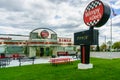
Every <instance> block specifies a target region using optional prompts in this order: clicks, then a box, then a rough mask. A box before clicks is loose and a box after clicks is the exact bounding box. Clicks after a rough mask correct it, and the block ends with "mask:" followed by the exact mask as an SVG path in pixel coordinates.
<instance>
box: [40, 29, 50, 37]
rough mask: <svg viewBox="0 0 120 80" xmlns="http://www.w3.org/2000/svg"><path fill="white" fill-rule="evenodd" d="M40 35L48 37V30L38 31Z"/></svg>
mask: <svg viewBox="0 0 120 80" xmlns="http://www.w3.org/2000/svg"><path fill="white" fill-rule="evenodd" d="M40 35H41V37H42V38H48V36H49V32H48V31H46V30H43V31H42V32H41V33H40Z"/></svg>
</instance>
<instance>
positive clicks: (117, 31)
mask: <svg viewBox="0 0 120 80" xmlns="http://www.w3.org/2000/svg"><path fill="white" fill-rule="evenodd" d="M91 1H92V0H0V34H22V35H29V32H31V31H32V30H33V29H36V28H50V29H52V30H54V31H55V32H56V33H57V34H58V37H69V38H73V34H74V33H75V32H79V31H83V30H87V29H89V27H88V26H86V25H85V24H84V22H83V13H84V10H85V8H86V6H87V5H88V4H89V2H91ZM102 1H103V2H105V3H107V4H109V5H110V6H111V7H113V9H114V12H115V13H116V14H117V15H116V16H113V15H112V14H111V16H112V19H109V20H108V22H107V23H106V24H105V25H104V26H102V27H100V28H97V29H98V30H99V32H100V40H99V41H100V43H103V42H105V36H106V41H110V26H111V20H112V34H113V35H112V37H113V42H115V41H120V15H119V14H120V0H102Z"/></svg>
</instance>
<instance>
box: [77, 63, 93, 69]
mask: <svg viewBox="0 0 120 80" xmlns="http://www.w3.org/2000/svg"><path fill="white" fill-rule="evenodd" d="M91 68H93V64H82V63H79V64H78V69H91Z"/></svg>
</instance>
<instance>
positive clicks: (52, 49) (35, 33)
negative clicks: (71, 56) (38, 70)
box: [0, 28, 76, 57]
mask: <svg viewBox="0 0 120 80" xmlns="http://www.w3.org/2000/svg"><path fill="white" fill-rule="evenodd" d="M18 37H19V36H18ZM75 50H76V47H75V46H74V45H73V41H72V39H71V38H65V37H58V36H57V33H56V32H55V31H53V30H51V29H49V28H37V29H34V30H32V31H31V32H30V34H29V39H28V40H13V39H12V38H9V37H8V38H0V53H2V54H3V53H4V54H6V55H11V54H22V55H26V56H29V57H32V56H37V57H43V56H51V55H57V52H66V51H68V52H70V51H75Z"/></svg>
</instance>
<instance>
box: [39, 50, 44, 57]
mask: <svg viewBox="0 0 120 80" xmlns="http://www.w3.org/2000/svg"><path fill="white" fill-rule="evenodd" d="M43 55H44V48H40V56H43Z"/></svg>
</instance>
